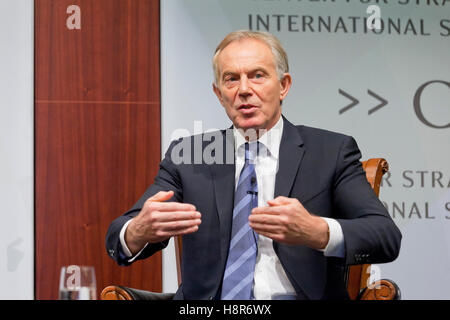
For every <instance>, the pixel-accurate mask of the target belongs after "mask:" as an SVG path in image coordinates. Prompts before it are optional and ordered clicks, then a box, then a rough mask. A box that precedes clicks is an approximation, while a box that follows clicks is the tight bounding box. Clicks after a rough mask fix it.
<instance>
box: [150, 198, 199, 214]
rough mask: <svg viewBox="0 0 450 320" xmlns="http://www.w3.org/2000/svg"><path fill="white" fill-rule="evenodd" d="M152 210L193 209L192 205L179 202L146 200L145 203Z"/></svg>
mask: <svg viewBox="0 0 450 320" xmlns="http://www.w3.org/2000/svg"><path fill="white" fill-rule="evenodd" d="M147 205H148V206H150V207H151V208H152V209H153V210H154V211H165V212H168V211H195V210H196V208H195V206H194V205H192V204H189V203H180V202H151V201H150V202H148V204H147Z"/></svg>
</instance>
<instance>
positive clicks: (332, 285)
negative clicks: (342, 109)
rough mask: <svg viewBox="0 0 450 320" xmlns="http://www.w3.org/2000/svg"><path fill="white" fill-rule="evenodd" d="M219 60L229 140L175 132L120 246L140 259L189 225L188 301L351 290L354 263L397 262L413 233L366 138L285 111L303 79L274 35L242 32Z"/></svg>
mask: <svg viewBox="0 0 450 320" xmlns="http://www.w3.org/2000/svg"><path fill="white" fill-rule="evenodd" d="M213 66H214V73H215V81H214V84H213V90H214V92H215V94H216V95H217V97H218V99H219V101H220V103H221V104H222V106H223V107H224V108H225V111H226V113H227V115H228V117H229V118H230V120H231V121H232V123H233V127H232V128H231V129H229V130H224V131H221V132H219V133H215V134H213V135H212V136H214V142H215V143H216V144H215V146H221V147H222V148H220V147H218V148H215V150H214V152H211V153H210V155H211V157H212V158H213V159H214V161H211V159H206V158H207V157H205V155H208V153H207V152H206V151H207V150H209V151H211V148H210V144H211V143H212V142H211V141H212V140H213V139H212V138H211V135H210V136H209V137H206V136H205V135H204V136H201V137H200V136H194V137H188V138H184V139H180V140H178V141H174V142H173V143H172V144H171V145H170V147H169V149H168V151H167V153H166V156H165V158H164V159H163V161H162V162H161V164H160V170H159V172H158V175H157V176H156V178H155V181H154V184H153V185H152V186H150V187H149V189H148V190H147V191H146V192H145V194H144V195H143V196H142V197H141V199H140V200H139V201H138V202H137V203H136V204H135V206H134V207H133V208H132V209H131V210H130V211H128V212H127V213H125V214H124V215H123V216H121V217H119V218H117V219H116V220H114V221H113V223H112V224H111V226H110V228H109V230H108V234H107V239H106V247H107V250H108V252H109V253H110V255H111V257H112V258H114V259H115V260H116V261H117V262H118V263H119V264H121V265H128V264H130V263H132V262H133V261H135V260H136V259H143V258H146V257H148V256H150V255H152V254H153V253H155V252H156V251H158V250H160V249H162V248H164V247H165V246H167V243H168V240H169V239H170V237H173V236H180V235H182V236H183V259H182V266H181V268H182V270H181V273H182V284H181V286H180V288H179V289H178V291H177V293H176V295H175V298H177V299H183V298H184V299H292V298H295V299H336V298H340V299H344V298H348V294H347V291H346V288H345V284H344V270H345V266H346V265H348V264H356V263H358V264H360V263H383V262H389V261H392V260H394V259H395V258H396V257H397V256H398V253H399V249H400V241H401V234H400V232H399V230H398V228H397V227H396V226H395V224H394V223H393V221H392V219H391V218H390V217H389V215H388V213H387V212H386V210H385V208H384V207H383V205H382V204H381V203H380V201H379V200H378V198H377V197H376V195H375V194H374V192H373V191H372V189H371V187H370V185H369V184H368V183H367V181H366V178H365V173H364V171H363V169H362V166H361V163H360V162H359V159H360V157H361V154H360V151H359V149H358V147H357V145H356V142H355V141H354V139H353V138H351V137H348V136H344V135H341V134H337V133H332V132H329V131H325V130H320V129H314V128H309V127H305V126H294V125H293V124H291V123H290V122H289V121H287V120H286V119H285V118H284V117H283V116H282V115H281V104H282V101H283V100H284V98H285V97H286V95H287V94H288V92H289V89H290V87H291V83H292V78H291V76H290V74H289V72H288V61H287V56H286V53H285V51H284V49H283V48H282V46H281V44H280V43H279V41H278V40H277V39H276V38H275V37H274V36H272V35H270V34H267V33H262V32H252V31H237V32H232V33H230V34H229V35H227V37H225V39H224V40H223V41H222V42H221V43H220V44H219V46H218V47H217V49H216V53H215V55H214V59H213ZM199 138H200V139H199ZM198 141H201V143H202V145H201V148H200V149H199V148H197V149H196V148H195V146H194V148H191V146H193V145H195V143H196V142H197V143H198ZM184 146H188V147H186V148H184ZM230 146H231V147H230ZM208 148H209V149H208ZM189 150H197V152H198V150H200V153H201V155H202V156H203V159H202V161H200V162H199V161H198V154H195V151H194V152H193V154H189ZM230 158H231V160H232V161H229V159H230ZM180 159H182V161H180ZM195 160H197V161H195Z"/></svg>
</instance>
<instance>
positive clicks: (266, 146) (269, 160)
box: [120, 116, 345, 300]
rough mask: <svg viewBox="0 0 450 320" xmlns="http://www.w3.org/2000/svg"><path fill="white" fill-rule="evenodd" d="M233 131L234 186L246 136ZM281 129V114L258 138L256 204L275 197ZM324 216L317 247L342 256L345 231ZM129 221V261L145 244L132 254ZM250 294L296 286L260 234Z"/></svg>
mask: <svg viewBox="0 0 450 320" xmlns="http://www.w3.org/2000/svg"><path fill="white" fill-rule="evenodd" d="M233 132H234V138H235V160H236V162H235V163H236V170H235V187H237V183H238V181H239V175H240V173H241V170H242V167H243V166H244V162H245V157H244V144H245V142H246V140H245V138H244V136H243V135H242V132H240V130H237V129H233ZM282 133H283V118H282V117H281V116H280V119H279V120H278V122H277V123H276V125H275V126H274V127H273V128H272V129H270V130H269V131H267V132H266V133H265V134H263V135H262V136H261V137H260V138H259V140H258V141H259V142H260V149H259V153H258V156H257V157H256V160H255V163H254V165H255V171H256V179H257V183H258V206H267V201H268V200H271V199H273V198H274V191H275V177H276V173H277V171H278V155H279V150H280V143H281V136H282ZM300 179H301V177H300ZM323 219H324V220H325V221H326V222H327V224H328V227H329V229H330V238H329V241H328V244H327V246H326V247H325V248H324V249H322V250H320V251H322V252H323V253H324V255H325V256H335V257H344V255H345V246H344V235H343V233H342V228H341V226H340V224H339V222H337V221H336V220H334V219H330V218H323ZM130 222H131V220H130V221H128V222H127V223H126V224H125V225H124V226H123V227H122V230H121V232H120V243H121V245H122V249H123V251H124V253H125V255H126V256H127V257H129V258H130V259H129V260H128V261H129V262H132V261H134V260H135V259H136V258H137V257H138V256H139V255H140V253H141V252H142V251H143V250H144V248H145V246H147V245H145V246H144V248H142V250H141V251H140V252H139V253H137V254H136V255H135V256H133V255H132V253H131V252H130V250H129V249H128V247H127V245H126V242H125V231H126V228H127V226H128V224H129V223H130ZM299 268H301V266H299ZM253 294H254V297H255V299H257V300H270V299H273V298H275V297H276V296H279V295H280V296H281V295H295V290H294V288H293V286H292V284H291V282H290V281H289V279H288V277H287V275H286V272H285V271H284V269H283V266H282V265H281V262H280V260H279V259H278V256H277V255H276V253H275V251H274V249H273V242H272V239H270V238H267V237H264V236H262V235H258V253H257V257H256V266H255V274H254V283H253Z"/></svg>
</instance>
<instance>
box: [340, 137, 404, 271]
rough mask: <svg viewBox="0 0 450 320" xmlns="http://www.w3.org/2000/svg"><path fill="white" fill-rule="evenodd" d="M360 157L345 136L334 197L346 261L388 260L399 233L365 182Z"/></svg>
mask: <svg viewBox="0 0 450 320" xmlns="http://www.w3.org/2000/svg"><path fill="white" fill-rule="evenodd" d="M360 158H361V152H360V151H359V148H358V146H357V144H356V141H355V140H354V139H353V138H352V137H346V138H345V139H344V141H343V143H342V145H341V148H340V151H339V155H338V157H337V160H336V171H335V177H334V198H333V201H334V208H335V209H336V210H337V217H338V219H337V221H338V222H339V223H340V225H341V227H342V231H343V233H344V242H345V252H346V257H345V260H346V264H366V263H367V264H368V263H385V262H390V261H393V260H395V259H396V258H397V256H398V254H399V252H400V242H401V238H402V235H401V233H400V230H399V229H398V228H397V226H396V225H395V223H394V221H393V220H392V218H391V217H390V216H389V213H388V212H387V210H386V208H385V207H384V206H383V204H382V203H381V201H380V200H379V199H378V197H377V196H376V194H375V192H374V191H373V189H372V187H371V186H370V184H369V183H368V182H367V179H366V175H365V172H364V170H363V168H362V164H361V162H360V161H359V160H360Z"/></svg>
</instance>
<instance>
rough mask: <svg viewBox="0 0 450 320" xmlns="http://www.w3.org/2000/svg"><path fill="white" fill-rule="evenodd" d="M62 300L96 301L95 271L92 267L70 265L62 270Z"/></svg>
mask: <svg viewBox="0 0 450 320" xmlns="http://www.w3.org/2000/svg"><path fill="white" fill-rule="evenodd" d="M59 299H60V300H96V299H97V285H96V280H95V270H94V267H91V266H77V265H70V266H64V267H62V268H61V276H60V280H59Z"/></svg>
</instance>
